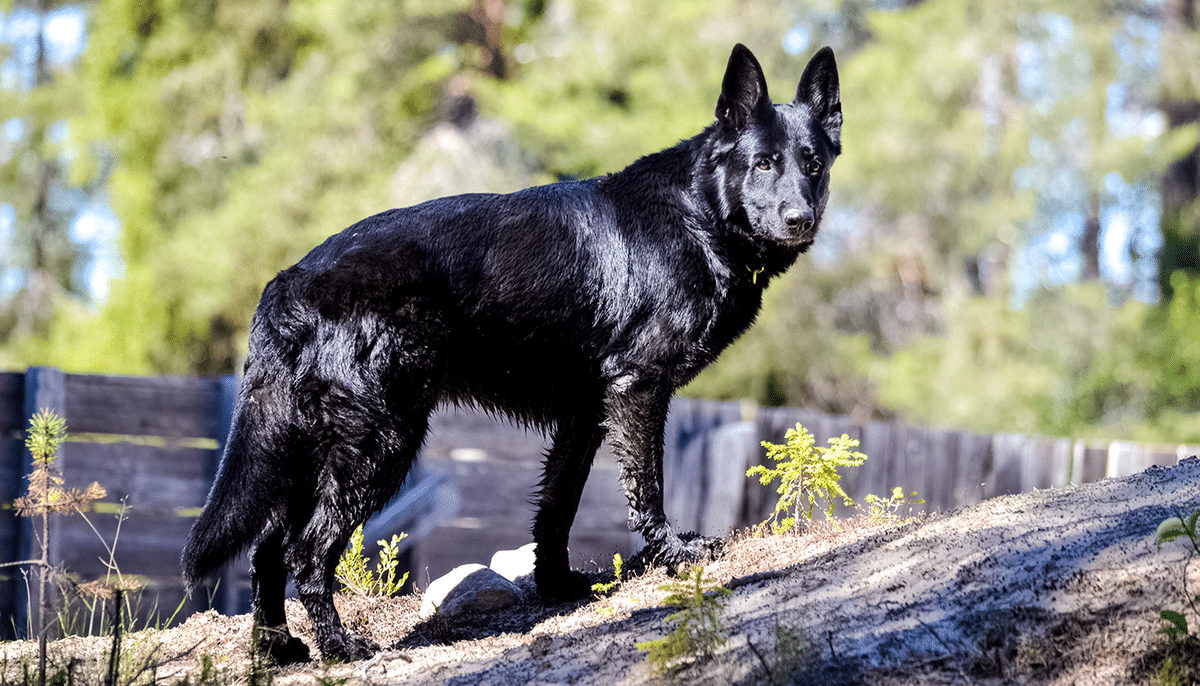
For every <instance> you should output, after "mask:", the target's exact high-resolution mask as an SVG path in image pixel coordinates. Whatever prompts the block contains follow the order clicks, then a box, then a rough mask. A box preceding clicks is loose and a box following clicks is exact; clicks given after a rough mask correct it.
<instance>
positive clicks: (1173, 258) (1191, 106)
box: [1158, 0, 1200, 301]
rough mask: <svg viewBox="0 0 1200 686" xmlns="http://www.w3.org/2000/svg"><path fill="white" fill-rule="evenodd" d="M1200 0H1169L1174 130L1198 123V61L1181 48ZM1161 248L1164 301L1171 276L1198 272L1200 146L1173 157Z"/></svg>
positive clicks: (1166, 45) (1169, 106) (1189, 37)
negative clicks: (1195, 74)
mask: <svg viewBox="0 0 1200 686" xmlns="http://www.w3.org/2000/svg"><path fill="white" fill-rule="evenodd" d="M1197 15H1200V0H1168V1H1167V6H1166V16H1165V18H1164V22H1163V37H1162V45H1163V55H1162V64H1163V99H1162V104H1161V107H1162V111H1163V114H1165V115H1166V117H1167V125H1168V127H1170V128H1172V129H1174V128H1178V127H1180V126H1186V125H1188V124H1191V123H1193V122H1196V121H1200V94H1198V92H1197V90H1198V87H1200V84H1195V83H1191V82H1190V78H1189V74H1190V71H1191V68H1192V67H1194V65H1189V64H1186V62H1187V60H1188V57H1187V54H1188V51H1187V50H1186V49H1183V50H1181V49H1179V46H1181V45H1188V44H1190V43H1194V42H1195V41H1197V40H1200V36H1198V35H1197V29H1198V28H1200V26H1198V24H1197V18H1198V16H1197ZM1162 208H1163V212H1162V233H1163V247H1162V251H1161V252H1160V253H1159V258H1158V279H1159V286H1160V288H1161V290H1162V296H1163V300H1164V301H1166V300H1170V298H1171V296H1172V294H1173V289H1172V288H1171V276H1172V275H1173V274H1174V273H1175V272H1179V271H1184V272H1189V273H1193V274H1200V145H1198V146H1196V147H1195V148H1193V149H1192V150H1191V151H1190V152H1189V153H1188V154H1187V155H1185V156H1184V157H1182V158H1181V159H1178V160H1175V161H1174V162H1172V163H1171V164H1170V166H1168V167H1167V170H1166V171H1165V172H1164V173H1163V180H1162Z"/></svg>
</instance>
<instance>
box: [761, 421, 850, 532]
mask: <svg viewBox="0 0 1200 686" xmlns="http://www.w3.org/2000/svg"><path fill="white" fill-rule="evenodd" d="M785 439H786V441H787V442H786V443H784V444H783V445H778V444H775V443H771V442H769V441H763V443H762V446H763V447H764V448H766V449H767V457H769V458H771V459H772V460H774V461H775V463H776V466H775V467H774V468H770V467H767V466H765V465H755V466H753V467H751V468H750V469H748V470H747V471H746V476H747V477H750V476H758V480H759V482H760V483H761V484H762V485H764V486H768V485H770V484H771V483H772V482H773V481H775V480H776V479H778V480H779V488H778V489H777V492H778V493H779V500H778V501H777V502H776V503H775V511H774V512H773V513H772V514H771V516H770V517H768V518H767V519H766V520H764V521H763V522H762V524H761V526H763V527H765V526H766V525H767V524H768V523H770V524H771V531H772V532H774V533H775V534H782V533H786V532H788V531H792V530H794V529H795V528H796V525H797V523H798V522H799V521H800V519H801V518H803V519H806V520H810V521H811V520H812V514H813V510H814V509H815V508H816V505H817V503H818V502H819V501H823V502H824V503H826V504H827V505H828V506H827V507H825V508H823V509H824V512H825V515H826V516H832V515H833V508H834V500H835V499H837V498H840V499H841V500H842V502H843V504H845V505H847V506H850V505H853V504H854V501H853V500H852V499H851V498H850V496H849V495H847V494H846V492H845V491H844V490H842V487H841V485H840V484H839V483H838V482H839V481H840V480H841V478H842V477H841V475H840V474H838V471H837V470H838V468H839V467H857V466H859V465H861V464H862V463H863V462H864V461H866V459H867V456H866V455H864V454H862V453H860V452H857V451H855V450H854V448H857V447H858V441H857V440H855V439H853V438H850V436H848V435H847V434H842V436H841V438H831V439H829V446H828V447H826V446H818V445H815V443H816V441H815V440H814V439H813V435H812V434H811V433H809V432H808V429H805V428H804V427H803V426H802V425H800V424H796V428H794V429H788V430H787V433H786V434H785Z"/></svg>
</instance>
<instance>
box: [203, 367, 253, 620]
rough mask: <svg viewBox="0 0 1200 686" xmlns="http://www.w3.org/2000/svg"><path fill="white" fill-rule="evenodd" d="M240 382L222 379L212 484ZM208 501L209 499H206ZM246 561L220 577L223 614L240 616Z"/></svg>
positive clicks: (218, 601)
mask: <svg viewBox="0 0 1200 686" xmlns="http://www.w3.org/2000/svg"><path fill="white" fill-rule="evenodd" d="M238 381H239V378H238V376H237V375H236V374H226V375H225V376H222V377H221V378H220V384H221V401H220V406H219V408H218V411H219V412H220V413H221V416H220V417H218V418H217V436H216V439H217V450H216V452H214V453H213V460H212V463H211V464H210V465H209V476H210V478H209V483H212V481H214V480H215V479H216V476H217V468H218V467H219V466H220V464H221V459H222V458H223V457H224V455H225V447H226V443H227V442H228V441H229V430H230V429H231V428H233V412H234V409H235V408H236V407H237V395H238ZM206 500H207V499H206ZM242 559H244V558H243V556H240V555H239V556H238V557H237V558H235V563H233V564H227V565H225V567H224V568H223V569H222V570H221V572H220V574H219V575H218V580H219V582H220V584H221V587H220V589H219V590H220V592H219V593H218V595H217V597H216V598H214V600H216V604H217V605H218V607H217V608H216V609H217V611H219V612H220V613H221V614H225V615H234V614H238V612H239V610H240V609H241V608H240V605H241V602H240V601H241V598H239V596H238V584H237V580H238V573H237V569H236V568H235V564H236V561H240V560H242Z"/></svg>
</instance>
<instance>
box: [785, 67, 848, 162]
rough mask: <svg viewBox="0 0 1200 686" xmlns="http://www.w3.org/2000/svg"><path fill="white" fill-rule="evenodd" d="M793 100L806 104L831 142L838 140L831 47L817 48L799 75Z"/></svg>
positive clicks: (838, 97)
mask: <svg viewBox="0 0 1200 686" xmlns="http://www.w3.org/2000/svg"><path fill="white" fill-rule="evenodd" d="M796 103H797V104H807V105H808V106H809V107H810V108H811V109H812V113H813V116H814V117H816V118H817V121H818V122H820V124H821V128H823V129H825V133H827V134H828V135H829V138H830V140H832V141H833V143H834V144H835V145H838V146H841V140H842V99H841V95H840V94H839V92H838V73H837V62H835V61H834V59H833V48H830V47H828V46H826V47H824V48H821V49H820V50H819V51H818V52H817V54H816V55H813V58H812V59H811V60H809V62H808V66H807V67H805V68H804V76H801V77H800V86H799V87H797V88H796Z"/></svg>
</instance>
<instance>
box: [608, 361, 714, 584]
mask: <svg viewBox="0 0 1200 686" xmlns="http://www.w3.org/2000/svg"><path fill="white" fill-rule="evenodd" d="M670 400H671V392H670V390H669V389H664V388H658V387H655V386H654V385H652V384H639V385H637V386H634V384H628V385H627V387H626V388H623V389H621V390H619V391H613V392H610V393H609V395H608V397H607V399H606V411H607V419H606V425H607V428H608V439H609V443H610V444H611V445H612V447H613V452H614V453H615V455H616V458H617V462H618V464H619V465H620V467H621V485H622V486H623V487H624V489H625V498H626V499H627V500H628V501H629V530H630V531H635V532H637V533H640V534H641V535H642V538H644V539H646V548H647V552H648V553H649V556H648V559H649V561H651V562H653V563H655V564H660V565H663V566H666V567H667V568H668V569H670V570H671V571H672V572H674V573H679V572H681V571H683V570H684V569H685V568H686V567H687V565H690V564H692V563H695V562H700V561H702V560H704V559H706V558H709V557H711V556H712V555H714V554H715V553H716V552H717V551H718V550H719V548H720V541H719V540H718V539H712V538H705V537H702V536H697V535H694V534H692V535H685V536H684V537H683V538H681V537H680V536H679V535H677V534H676V533H675V531H674V530H673V529H672V528H671V525H670V524H669V523H668V522H667V516H666V513H665V511H664V509H663V432H664V429H665V426H666V421H667V410H668V407H669V405H670Z"/></svg>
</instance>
